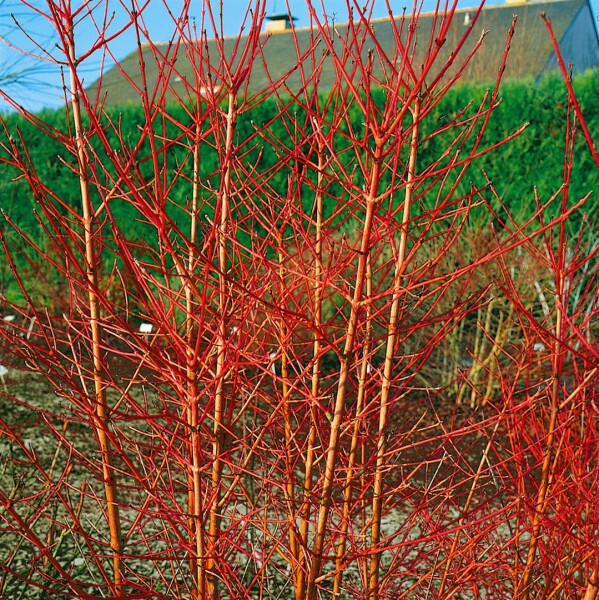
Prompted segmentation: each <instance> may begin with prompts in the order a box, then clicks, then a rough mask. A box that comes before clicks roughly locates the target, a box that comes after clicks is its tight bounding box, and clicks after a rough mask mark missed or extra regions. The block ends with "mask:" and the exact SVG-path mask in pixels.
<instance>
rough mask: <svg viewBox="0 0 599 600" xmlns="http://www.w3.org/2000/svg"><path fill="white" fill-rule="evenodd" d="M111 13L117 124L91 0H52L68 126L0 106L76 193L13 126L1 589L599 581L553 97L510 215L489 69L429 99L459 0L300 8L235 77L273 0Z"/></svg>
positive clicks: (390, 591) (584, 323)
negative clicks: (123, 52) (292, 54)
mask: <svg viewBox="0 0 599 600" xmlns="http://www.w3.org/2000/svg"><path fill="white" fill-rule="evenodd" d="M133 6H134V8H133V9H130V12H129V21H128V24H127V27H128V28H130V29H132V30H133V31H135V33H136V36H137V39H138V42H139V52H140V61H139V69H140V76H139V77H131V76H130V75H125V74H123V76H124V80H125V83H124V85H130V86H134V87H135V88H136V89H137V92H138V95H139V103H140V105H141V107H142V111H143V121H142V122H140V123H139V125H138V128H137V131H136V137H135V138H134V139H133V138H132V137H131V136H130V135H127V136H125V135H124V134H123V119H125V118H126V116H122V115H121V116H119V114H118V111H116V112H115V111H114V110H112V109H111V110H109V109H108V108H106V107H105V106H104V96H103V95H102V94H103V92H102V86H101V85H100V86H99V88H98V89H99V91H98V93H96V94H89V93H87V92H86V90H85V89H84V85H83V81H82V78H81V76H80V73H79V70H80V63H81V61H82V60H83V59H85V58H87V57H88V54H89V55H93V54H94V53H101V52H103V51H104V50H106V49H107V47H108V45H109V27H110V25H109V23H108V21H105V20H104V19H105V18H106V17H105V15H104V13H101V7H100V6H97V7H91V6H89V5H87V4H84V5H83V6H81V7H80V8H73V7H71V5H70V4H69V3H67V2H61V1H58V0H56V1H55V0H49V2H48V7H47V12H45V13H43V14H42V15H41V16H42V17H43V18H47V19H48V20H50V21H51V22H52V24H53V26H54V27H55V29H56V33H57V39H58V40H59V42H58V47H59V49H60V51H61V52H62V58H61V59H60V60H62V62H63V64H64V72H65V90H66V97H67V99H66V102H65V108H64V110H65V126H64V127H61V128H56V127H53V126H50V125H49V124H47V123H45V122H44V120H43V115H42V116H36V115H33V114H30V113H28V112H27V111H26V110H24V109H21V108H19V107H18V106H15V108H16V109H18V110H20V111H21V113H22V119H23V121H22V123H24V124H27V123H29V124H32V125H34V126H35V128H36V129H37V130H38V131H39V132H41V133H43V135H44V136H46V138H47V139H48V140H49V141H50V140H52V141H53V142H57V143H58V144H59V145H60V147H61V148H62V152H61V156H60V160H61V161H62V162H63V164H64V166H65V168H67V169H68V170H69V171H68V172H69V173H70V179H71V186H70V188H69V190H68V192H63V191H56V189H55V188H54V186H53V181H47V180H44V179H43V177H41V176H40V168H39V165H37V164H35V161H33V160H32V159H31V155H30V153H29V150H28V148H29V146H28V139H27V135H25V133H22V130H21V129H15V130H12V129H11V128H10V127H9V125H8V121H5V122H4V136H3V141H2V149H1V158H0V160H1V164H2V166H1V168H2V169H4V170H5V171H6V173H9V174H10V175H11V176H12V177H15V178H16V179H18V180H19V181H20V182H21V184H22V183H23V182H26V184H27V186H28V188H29V189H30V193H31V198H32V203H33V204H32V205H33V207H34V208H35V211H36V212H35V214H36V222H37V228H36V229H35V231H31V230H25V229H23V228H22V227H21V226H20V224H19V222H18V221H17V220H13V219H11V218H10V215H6V216H5V219H4V223H3V225H2V229H1V241H2V244H3V249H4V261H5V264H6V265H7V266H8V269H9V270H10V273H11V278H12V279H11V285H12V289H13V290H17V292H16V293H13V294H12V296H10V295H5V296H4V297H3V298H2V300H3V303H4V306H5V310H6V311H10V312H11V314H13V315H15V316H16V317H17V318H16V319H14V321H13V322H11V323H10V324H9V323H6V325H5V326H4V327H3V328H2V329H1V330H0V334H1V338H2V347H3V353H4V359H3V360H5V362H7V363H10V364H11V365H14V367H15V369H18V370H19V371H20V372H21V373H31V374H32V376H31V377H29V376H27V377H25V376H23V375H21V376H20V377H18V378H16V379H20V380H21V383H20V384H18V382H15V381H9V385H8V386H7V387H6V389H5V392H4V394H3V397H2V411H3V412H2V415H0V419H1V420H0V428H1V432H2V452H3V455H2V457H3V458H2V461H3V462H2V488H1V490H0V500H1V509H0V511H1V512H0V522H1V523H2V525H1V527H2V539H3V541H2V542H1V554H0V557H1V558H0V560H1V563H0V564H1V565H2V569H1V572H2V579H1V581H0V585H1V589H2V592H1V594H2V595H3V596H5V597H11V598H12V597H14V598H17V597H23V598H29V597H31V598H34V597H36V598H37V597H39V598H43V597H47V598H49V597H52V598H54V597H62V596H65V597H77V598H91V597H104V598H106V597H111V598H112V597H127V598H165V599H167V598H168V599H172V598H189V597H192V598H257V597H260V598H283V597H284V598H296V599H297V600H300V599H303V598H308V599H309V600H313V599H315V598H327V597H334V598H369V599H375V598H381V599H382V598H393V599H396V598H424V597H434V598H448V599H449V598H458V597H464V598H487V597H488V598H491V597H492V598H503V597H517V598H529V597H535V598H553V597H568V598H574V597H580V598H582V597H583V595H584V594H586V596H585V597H586V598H593V597H595V596H594V595H593V594H594V590H595V589H596V587H594V586H596V584H597V576H598V560H599V555H598V548H597V542H596V539H597V534H598V531H597V528H598V526H599V515H598V514H597V508H596V498H595V495H596V479H597V473H598V469H597V448H598V447H599V446H598V444H597V441H598V440H597V410H598V409H597V384H596V379H597V346H596V335H597V248H598V247H597V243H596V240H594V239H593V238H592V236H591V232H592V226H591V224H590V223H589V222H588V221H587V220H585V219H584V218H583V219H582V220H580V215H581V213H582V210H583V208H584V206H585V203H586V202H587V198H582V199H579V198H575V199H572V198H570V197H569V193H568V190H569V181H570V173H571V169H572V168H573V164H574V156H573V154H572V148H573V146H572V142H573V139H574V136H575V134H576V122H575V117H574V116H573V114H571V111H570V104H568V109H567V111H565V113H564V139H565V145H564V148H565V150H564V174H563V186H562V188H561V189H560V190H559V191H558V192H557V193H556V195H555V196H554V197H551V198H538V197H536V198H535V197H532V198H530V199H527V201H528V202H530V203H531V205H533V206H536V208H535V209H534V210H532V211H530V212H529V215H528V216H527V217H526V219H518V218H517V217H516V215H515V214H512V212H511V211H510V208H509V207H507V206H504V205H503V202H502V199H501V198H500V197H499V195H498V194H497V193H496V192H495V189H494V187H493V185H492V184H491V182H488V181H486V180H485V179H484V177H482V178H481V177H480V174H477V176H476V177H474V176H472V172H473V171H474V170H475V161H476V159H477V157H479V156H483V155H486V154H489V153H493V152H494V151H495V150H496V148H497V147H498V145H500V144H504V143H509V142H510V139H511V138H513V137H515V136H517V135H518V134H520V133H522V131H523V130H524V129H525V125H524V124H523V126H522V128H521V129H519V130H518V131H514V132H513V134H512V135H511V136H508V137H507V138H506V139H503V140H501V141H500V142H499V143H495V142H494V143H493V144H487V143H486V141H485V139H486V138H485V137H484V133H485V131H486V128H487V126H488V124H489V123H490V122H491V120H492V119H493V111H494V109H495V108H496V106H497V104H498V101H499V89H500V84H501V76H502V72H503V67H502V68H501V69H500V71H499V72H498V73H497V78H496V81H495V83H494V86H492V87H491V88H490V90H489V91H488V93H487V94H486V95H485V96H484V98H483V100H482V102H480V103H479V104H477V105H471V104H469V99H468V98H464V102H463V108H462V109H460V110H458V111H457V112H456V113H455V114H454V115H451V116H450V118H448V119H447V120H445V121H443V122H439V121H435V120H432V119H430V118H429V116H430V114H431V111H432V110H433V108H434V107H435V105H436V104H437V103H438V102H439V101H440V99H441V98H442V97H443V96H444V94H446V93H447V91H448V90H449V89H450V88H452V87H453V86H454V85H455V84H457V83H458V81H459V77H460V73H461V72H462V70H463V68H465V67H466V66H467V64H468V63H469V61H470V60H471V59H472V57H473V56H474V55H475V53H476V50H477V49H478V47H479V42H478V40H477V39H472V35H471V34H472V27H469V28H466V29H465V30H464V33H463V37H462V39H460V40H459V42H458V43H457V44H456V47H455V48H454V50H456V54H455V55H454V54H450V53H448V52H446V51H445V49H443V51H442V48H443V43H442V42H443V40H444V38H445V33H446V32H447V30H448V28H449V26H450V24H451V21H452V19H453V18H454V10H455V4H454V5H452V6H451V7H450V8H448V9H447V10H445V11H441V10H440V11H439V12H438V13H437V29H436V31H435V32H430V36H429V34H428V33H427V34H426V35H425V36H424V37H423V36H422V33H417V31H418V29H417V28H416V27H413V26H411V25H410V23H415V22H417V20H418V16H419V15H418V14H417V13H415V14H413V15H411V16H410V18H409V19H408V18H398V19H397V20H396V21H395V24H396V28H395V37H396V49H395V52H394V55H393V56H389V55H386V54H385V52H384V51H383V50H382V49H381V48H380V46H378V45H377V43H376V35H375V31H374V29H373V27H372V25H371V24H370V21H369V16H368V15H369V13H368V9H366V10H365V11H364V10H362V9H360V8H359V7H358V6H354V7H353V9H354V13H353V21H352V23H351V25H350V26H348V27H331V23H329V22H327V21H326V19H325V20H323V19H320V18H319V17H318V16H317V14H316V12H315V11H314V10H313V9H312V7H310V10H311V19H312V20H311V32H312V34H311V36H310V40H311V42H310V43H309V44H308V46H307V47H300V45H299V44H297V46H296V48H297V64H296V65H290V66H289V72H288V73H287V74H286V75H284V76H282V77H281V78H280V79H274V78H271V77H268V76H267V77H265V78H263V79H264V81H266V83H265V85H264V87H263V89H260V90H258V91H257V92H256V91H253V90H254V88H253V87H252V88H250V87H249V86H248V83H249V81H250V77H251V76H252V73H254V72H256V70H259V71H260V73H262V70H264V69H266V70H267V68H268V64H267V63H265V61H264V60H263V52H264V47H265V44H266V43H268V42H267V38H266V37H265V36H263V35H261V34H260V31H261V27H262V21H263V18H264V13H265V3H264V2H261V1H260V2H258V1H257V2H255V3H254V5H253V7H252V10H251V11H250V10H248V12H247V15H246V23H245V25H246V26H245V30H244V31H245V35H243V36H239V37H237V38H236V39H235V40H233V41H231V40H227V43H226V44H225V43H224V42H222V38H219V40H220V42H218V43H216V44H213V45H210V44H208V43H207V41H206V37H207V36H206V33H205V27H210V28H212V29H216V30H218V22H216V16H217V13H218V11H217V10H216V9H214V8H212V7H211V5H210V3H204V5H203V9H204V10H203V12H202V15H203V16H202V22H201V23H200V24H199V25H200V26H199V28H198V29H197V30H196V29H193V28H192V27H191V23H192V21H190V19H188V14H187V11H188V9H189V7H188V6H187V5H185V7H184V10H183V12H182V14H181V15H180V16H178V17H173V19H174V23H175V31H176V34H175V36H174V38H173V40H172V44H171V45H169V46H168V51H167V52H166V54H164V52H163V51H161V49H164V46H154V45H152V43H151V40H147V39H146V36H145V33H144V32H145V26H144V11H146V10H151V8H150V7H149V6H147V5H142V4H139V5H137V4H134V5H133ZM96 11H100V12H98V14H96ZM477 15H478V13H476V14H475V16H474V18H473V21H472V24H473V26H474V25H475V24H476V17H477ZM84 20H87V21H88V22H92V23H95V26H96V28H97V31H98V39H97V42H96V43H95V44H94V46H93V48H92V49H91V50H89V52H87V51H86V54H85V56H81V55H78V54H77V49H76V41H77V31H78V27H79V26H80V25H79V24H80V23H81V22H82V21H84ZM515 26H516V24H515V22H514V24H513V26H512V28H511V29H510V31H508V32H506V51H505V54H504V63H505V60H507V58H508V51H507V48H508V46H509V41H510V39H511V37H512V35H513V34H514V27H515ZM417 36H418V44H416V38H417ZM289 39H290V40H295V39H296V37H295V35H294V34H293V33H292V34H289ZM421 46H422V47H423V48H426V51H424V52H421V51H420V47H421ZM416 47H418V58H417V59H416V54H415V48H416ZM458 50H460V52H457V51H458ZM176 54H178V55H179V56H183V55H185V56H187V58H188V59H189V60H190V62H191V63H192V64H193V65H194V70H193V80H189V78H188V79H184V80H183V81H180V80H181V77H180V73H179V72H178V70H177V69H178V66H177V65H178V63H177V61H176V60H175V56H176ZM154 62H155V63H156V65H158V68H159V74H158V78H157V82H156V85H155V86H152V87H150V86H149V84H148V81H150V79H148V77H147V73H148V72H150V71H151V70H152V69H153V68H154V66H155V65H154V64H153V63H154ZM266 72H267V73H268V71H266ZM298 73H299V80H300V82H301V84H300V85H296V84H294V85H291V83H290V82H291V78H292V77H296V82H297V75H298ZM324 73H327V79H326V82H325V78H324V75H323V74H324ZM331 73H332V74H333V76H332V78H331V77H330V74H331ZM140 82H141V83H140ZM175 83H177V85H175ZM250 90H252V91H250ZM200 91H202V93H200ZM175 106H176V110H175V108H174V107H175ZM123 110H125V109H123ZM577 112H580V111H579V109H578V111H577ZM579 116H581V115H579ZM585 131H586V130H585ZM436 141H439V142H440V143H439V145H438V146H435V145H434V144H432V143H431V142H436ZM426 144H428V145H429V146H428V147H438V148H441V150H440V151H439V152H437V154H434V155H433V156H432V157H431V153H430V152H429V153H428V154H427V153H423V150H422V149H423V147H424V146H425V145H426ZM475 181H482V183H480V184H476V183H475ZM481 214H482V215H483V217H481ZM123 215H126V218H124V216H123ZM576 219H578V220H579V221H578V223H579V227H577V230H576V235H572V234H571V233H569V232H571V231H572V230H573V228H572V226H571V223H572V222H575V220H576ZM21 255H26V256H27V257H28V263H27V264H28V265H30V267H29V268H27V269H21V268H20V265H22V264H23V263H22V261H21V260H20V256H21ZM40 265H43V267H42V268H41V271H39V272H43V273H45V274H46V277H47V282H48V284H47V285H42V283H43V282H41V281H40V279H39V278H37V277H35V276H34V275H35V273H36V272H38V271H36V269H40ZM44 281H46V280H44ZM48 290H53V291H54V295H59V297H53V294H52V293H49V291H48ZM42 292H44V293H42ZM140 325H141V327H140ZM33 374H35V377H34V376H33ZM38 378H39V379H43V380H44V381H45V386H46V387H47V390H48V393H47V394H42V395H39V394H37V393H33V394H32V393H31V391H30V390H29V389H28V382H29V383H30V384H31V385H33V383H32V382H34V381H36V380H37V379H38Z"/></svg>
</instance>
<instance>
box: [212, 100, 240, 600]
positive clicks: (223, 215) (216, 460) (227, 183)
mask: <svg viewBox="0 0 599 600" xmlns="http://www.w3.org/2000/svg"><path fill="white" fill-rule="evenodd" d="M236 121H237V98H236V96H235V92H234V91H231V92H230V93H229V101H228V110H227V133H226V141H225V157H224V162H225V164H224V165H222V167H223V171H224V174H223V182H222V187H221V194H220V202H219V209H220V225H219V231H218V281H219V293H218V296H219V300H218V302H219V306H218V312H219V315H220V323H219V333H218V339H217V344H216V351H217V358H216V392H215V397H214V429H213V433H214V441H213V445H212V454H213V462H212V484H211V492H212V495H211V499H210V502H211V505H210V523H209V528H208V538H209V541H210V551H209V555H208V560H207V563H206V571H207V575H208V592H209V596H210V597H212V598H213V597H216V587H215V581H214V572H213V569H214V566H215V560H214V556H215V552H216V546H217V543H218V538H219V531H220V521H221V517H220V513H219V499H220V494H221V477H222V469H223V463H222V458H221V456H222V452H223V449H224V441H225V440H224V435H225V428H224V426H223V415H224V379H225V371H226V368H227V365H226V356H225V339H226V335H227V329H226V327H227V326H226V318H225V315H226V312H227V300H228V293H227V292H228V290H227V244H226V236H227V227H228V225H229V201H230V194H231V171H232V165H231V162H232V153H233V134H234V132H235V124H236Z"/></svg>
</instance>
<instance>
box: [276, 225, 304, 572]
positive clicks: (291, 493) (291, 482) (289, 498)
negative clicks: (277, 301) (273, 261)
mask: <svg viewBox="0 0 599 600" xmlns="http://www.w3.org/2000/svg"><path fill="white" fill-rule="evenodd" d="M277 243H278V246H279V251H278V258H279V281H280V282H281V289H280V290H279V295H280V297H281V298H284V296H285V269H284V268H283V261H284V256H283V252H282V247H283V235H282V234H279V236H278V239H277ZM280 336H281V341H280V343H279V350H280V354H281V388H282V389H281V394H282V397H281V401H282V402H283V419H284V422H285V425H284V428H285V433H284V435H285V463H286V464H285V474H286V478H287V481H286V482H285V496H286V498H285V500H286V502H287V511H288V516H289V523H290V527H289V548H290V552H291V567H292V570H293V569H294V568H295V567H296V566H297V564H298V557H299V545H298V540H297V530H296V523H295V476H294V474H293V454H294V453H293V450H292V445H293V443H294V442H293V439H294V436H293V429H292V426H291V406H290V401H291V397H290V396H291V388H290V386H289V357H288V355H287V340H288V329H287V324H286V323H285V319H284V318H283V319H281V334H280ZM275 385H276V382H275ZM294 576H295V575H294Z"/></svg>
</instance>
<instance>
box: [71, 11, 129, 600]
mask: <svg viewBox="0 0 599 600" xmlns="http://www.w3.org/2000/svg"><path fill="white" fill-rule="evenodd" d="M70 16H71V12H70V3H69V6H68V11H67V16H66V19H67V22H66V24H65V33H66V37H67V48H68V54H69V76H70V85H71V95H72V97H71V107H72V110H73V121H74V125H75V144H76V150H77V162H78V167H79V188H80V194H81V206H82V211H83V228H84V232H85V268H86V275H87V297H88V308H89V318H90V323H89V324H90V328H91V336H92V340H91V341H92V356H93V365H94V394H95V402H96V419H97V420H96V423H97V424H96V435H97V436H98V443H99V445H100V458H101V461H102V475H103V478H104V494H105V496H106V513H107V515H108V527H109V530H110V548H111V550H112V563H113V569H114V574H113V585H112V588H113V589H112V591H113V593H114V595H115V596H122V594H123V582H122V574H121V554H122V551H123V548H122V542H121V522H120V516H119V507H118V504H117V493H116V485H115V477H114V467H113V466H112V452H111V449H110V444H109V441H108V436H107V434H106V432H107V430H108V417H107V414H108V412H109V409H108V405H107V402H106V385H105V371H106V364H105V360H104V356H103V352H102V326H101V324H100V302H99V299H98V295H97V290H98V279H99V274H98V269H99V256H98V255H97V254H96V250H95V248H94V233H93V214H94V210H93V207H92V201H91V195H90V186H89V178H88V163H87V156H86V154H85V142H84V139H83V120H82V117H81V103H80V99H79V87H78V86H79V80H78V76H77V58H76V54H75V37H74V31H73V22H72V20H71V18H70Z"/></svg>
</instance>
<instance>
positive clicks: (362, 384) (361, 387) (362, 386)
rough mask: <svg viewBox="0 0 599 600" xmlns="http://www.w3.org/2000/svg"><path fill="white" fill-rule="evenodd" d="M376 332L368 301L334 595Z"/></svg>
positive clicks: (369, 288)
mask: <svg viewBox="0 0 599 600" xmlns="http://www.w3.org/2000/svg"><path fill="white" fill-rule="evenodd" d="M371 297H372V264H371V259H370V255H368V262H367V265H366V298H371ZM371 336H372V305H371V304H370V303H368V304H367V305H366V332H365V338H366V343H365V344H364V349H363V351H362V363H361V366H360V379H359V382H358V400H357V402H356V412H355V416H354V427H353V431H352V437H351V445H350V450H349V457H348V464H347V475H346V477H345V489H344V493H343V508H342V516H341V527H340V535H339V542H338V544H337V555H336V557H337V558H336V565H335V579H334V580H333V596H332V597H333V599H336V598H339V596H340V595H341V582H342V580H343V567H344V565H343V559H344V557H345V546H346V543H347V530H348V528H349V509H350V502H351V497H352V492H353V488H354V485H353V480H354V477H355V472H356V469H355V465H356V459H357V457H358V450H359V448H358V444H359V442H360V425H362V422H363V416H362V412H363V410H364V406H365V405H366V381H367V379H368V373H369V367H370V362H369V361H370V341H371Z"/></svg>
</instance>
